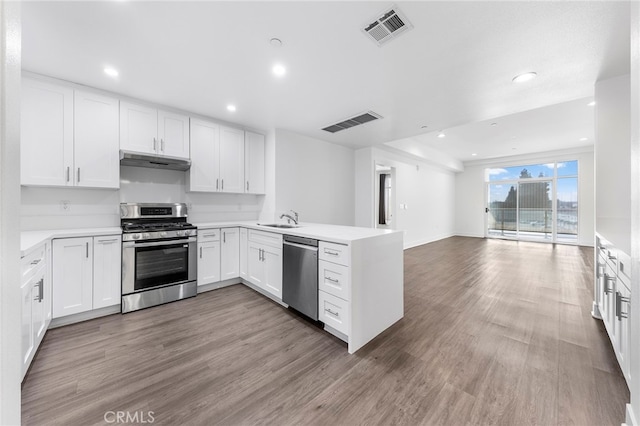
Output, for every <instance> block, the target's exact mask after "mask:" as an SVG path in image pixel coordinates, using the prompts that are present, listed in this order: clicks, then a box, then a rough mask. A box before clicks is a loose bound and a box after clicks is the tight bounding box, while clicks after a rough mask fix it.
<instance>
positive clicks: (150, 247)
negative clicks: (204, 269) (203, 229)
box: [122, 237, 197, 294]
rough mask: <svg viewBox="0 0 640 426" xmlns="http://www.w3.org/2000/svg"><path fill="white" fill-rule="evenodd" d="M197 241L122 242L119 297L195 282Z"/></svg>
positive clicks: (183, 239)
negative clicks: (120, 291) (120, 293)
mask: <svg viewBox="0 0 640 426" xmlns="http://www.w3.org/2000/svg"><path fill="white" fill-rule="evenodd" d="M196 244H197V243H196V238H195V237H191V238H182V239H179V240H160V241H140V242H138V241H127V242H124V243H122V294H131V293H136V292H139V291H144V290H149V289H152V288H157V287H163V286H167V285H171V284H181V283H185V282H189V281H195V280H196V267H197V266H196V262H197V258H196Z"/></svg>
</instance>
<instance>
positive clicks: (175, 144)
mask: <svg viewBox="0 0 640 426" xmlns="http://www.w3.org/2000/svg"><path fill="white" fill-rule="evenodd" d="M120 148H121V149H124V150H126V151H134V152H140V153H143V154H153V155H164V156H167V157H177V158H186V159H188V158H189V117H187V116H185V115H180V114H175V113H172V112H167V111H162V110H158V109H156V108H150V107H147V106H144V105H138V104H134V103H131V102H124V101H123V102H120Z"/></svg>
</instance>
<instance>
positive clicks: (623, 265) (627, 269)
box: [618, 252, 631, 287]
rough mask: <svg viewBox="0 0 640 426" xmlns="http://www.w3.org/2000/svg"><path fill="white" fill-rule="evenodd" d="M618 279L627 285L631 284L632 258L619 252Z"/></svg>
mask: <svg viewBox="0 0 640 426" xmlns="http://www.w3.org/2000/svg"><path fill="white" fill-rule="evenodd" d="M618 277H620V279H621V280H622V281H623V282H626V283H627V287H629V284H628V283H630V282H631V258H630V257H629V256H627V255H626V254H625V253H623V252H618Z"/></svg>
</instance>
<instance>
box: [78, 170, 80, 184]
mask: <svg viewBox="0 0 640 426" xmlns="http://www.w3.org/2000/svg"><path fill="white" fill-rule="evenodd" d="M79 182H80V167H78V183H79Z"/></svg>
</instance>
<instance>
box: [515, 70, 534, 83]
mask: <svg viewBox="0 0 640 426" xmlns="http://www.w3.org/2000/svg"><path fill="white" fill-rule="evenodd" d="M537 76H538V74H536V73H535V72H533V71H531V72H525V73H524V74H520V75H516V76H515V77H513V79H512V80H511V81H512V82H514V83H524V82H525V81H529V80H533V79H534V78H536V77H537Z"/></svg>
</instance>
